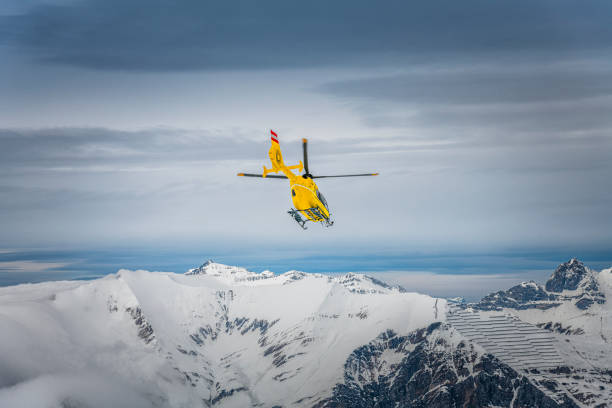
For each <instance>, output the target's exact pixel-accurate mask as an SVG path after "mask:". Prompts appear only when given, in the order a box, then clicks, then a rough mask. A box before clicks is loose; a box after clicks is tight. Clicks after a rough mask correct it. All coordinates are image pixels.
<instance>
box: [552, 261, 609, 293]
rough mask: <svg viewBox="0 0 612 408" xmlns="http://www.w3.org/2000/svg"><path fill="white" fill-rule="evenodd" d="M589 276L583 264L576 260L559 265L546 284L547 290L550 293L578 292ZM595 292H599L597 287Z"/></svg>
mask: <svg viewBox="0 0 612 408" xmlns="http://www.w3.org/2000/svg"><path fill="white" fill-rule="evenodd" d="M587 274H588V271H587V269H586V268H585V267H584V265H583V264H582V262H580V261H579V260H577V259H576V258H574V259H572V260H570V261H569V262H566V263H564V264H561V265H559V267H558V268H557V269H556V270H555V272H554V273H553V275H552V276H551V277H550V279H549V280H548V281H547V282H546V290H547V291H549V292H563V291H564V290H576V289H578V285H579V284H580V282H582V280H583V279H584V278H585V277H586V276H587ZM595 290H597V288H596V287H595Z"/></svg>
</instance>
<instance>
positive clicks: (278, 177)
mask: <svg viewBox="0 0 612 408" xmlns="http://www.w3.org/2000/svg"><path fill="white" fill-rule="evenodd" d="M237 176H239V177H258V178H273V179H286V178H287V176H277V175H274V174H272V175H270V176H266V177H264V176H263V175H261V174H253V173H238V174H237Z"/></svg>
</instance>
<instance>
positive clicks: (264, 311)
mask: <svg viewBox="0 0 612 408" xmlns="http://www.w3.org/2000/svg"><path fill="white" fill-rule="evenodd" d="M435 306H436V299H434V298H431V297H429V296H426V295H421V294H417V293H403V292H401V291H400V290H399V289H397V288H388V287H384V286H381V285H379V284H377V282H376V281H374V280H372V279H370V278H367V277H365V276H364V275H360V274H347V275H342V276H337V277H330V276H327V275H320V274H306V273H302V272H297V271H290V272H287V273H284V274H281V275H274V274H273V273H272V272H269V271H266V272H264V273H261V274H256V273H253V272H250V271H248V270H246V269H244V268H238V267H231V266H227V265H221V264H216V263H214V262H210V263H208V264H205V265H204V266H203V267H201V268H195V269H192V270H190V271H189V272H188V273H187V274H184V275H179V274H174V273H166V272H155V273H153V272H147V271H128V270H121V271H119V272H118V273H116V274H114V275H110V276H107V277H105V278H103V279H99V280H95V281H89V282H52V283H44V284H36V285H20V286H15V287H8V288H1V289H0V333H2V335H1V336H0V406H2V407H4V406H41V404H40V403H39V401H40V400H39V399H36V398H37V397H34V395H35V394H39V395H41V396H44V399H45V401H46V403H48V405H49V406H54V404H55V405H60V403H62V402H66V401H67V402H68V403H69V402H70V401H72V400H74V401H77V402H78V401H82V400H86V401H87V403H88V404H89V405H88V406H92V407H96V406H108V405H107V404H106V403H104V402H100V401H104V398H103V397H104V395H106V394H109V393H110V390H117V392H118V393H120V394H121V393H123V394H125V396H126V399H125V402H124V403H123V402H121V400H120V399H118V400H117V401H114V402H113V403H112V404H111V405H112V406H141V405H143V404H144V405H145V406H146V405H147V404H148V405H149V406H150V405H157V406H172V407H191V406H201V404H202V401H203V400H204V401H209V402H210V401H212V400H213V399H215V398H218V397H220V396H222V395H220V394H221V392H222V390H225V391H226V392H230V390H231V389H234V390H237V391H234V393H233V395H231V396H226V397H224V398H221V399H220V400H219V402H218V404H217V405H216V406H222V407H241V406H245V405H251V404H255V403H260V404H262V405H263V406H272V405H275V404H279V405H283V406H292V405H294V406H300V405H301V404H300V403H299V402H297V401H300V400H302V399H307V401H308V403H309V404H313V403H315V402H316V401H317V400H319V399H321V398H324V397H326V396H329V395H330V394H331V390H332V387H333V385H335V384H336V383H338V382H341V381H342V374H343V365H344V363H345V361H346V359H347V357H348V356H349V354H350V353H351V352H352V351H353V350H354V349H355V348H357V347H359V346H361V345H363V344H366V343H368V342H369V341H371V340H373V339H374V338H376V336H378V335H379V334H380V333H381V332H383V331H385V330H387V329H392V330H394V331H395V332H397V333H399V334H404V333H408V332H410V331H412V330H414V329H417V328H420V327H424V326H427V325H428V324H430V323H432V322H433V321H435V320H437V319H442V320H443V319H444V318H445V316H444V314H443V313H440V314H439V315H436V313H437V312H436V309H435ZM137 309H139V310H140V312H141V314H142V319H141V320H140V321H135V319H134V317H133V316H137V314H135V312H134V311H135V310H137ZM438 309H439V310H442V311H443V310H445V301H444V300H442V299H438ZM247 319H248V320H247ZM241 322H242V326H241ZM249 325H252V326H250V330H247V329H248V328H249ZM253 325H254V327H253ZM262 325H264V326H265V325H267V326H268V328H267V331H266V332H265V334H264V333H262V331H261V329H260V328H259V327H260V326H262ZM149 326H150V327H151V328H152V330H153V333H152V335H150V336H148V337H146V336H145V337H146V339H145V338H141V337H139V330H141V329H143V328H144V329H145V332H146V328H147V327H149ZM243 332H244V333H243ZM213 336H215V339H214V340H213V338H212V337H213ZM147 339H148V340H147ZM196 340H197V341H196ZM199 343H200V344H199ZM391 360H393V359H392V358H391ZM117 384H121V387H118V386H117ZM117 392H116V393H115V394H114V395H112V397H117V395H118V394H117ZM41 398H42V397H41ZM143 401H144V403H143ZM303 401H306V400H303ZM45 406H47V405H45Z"/></svg>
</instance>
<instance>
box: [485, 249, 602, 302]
mask: <svg viewBox="0 0 612 408" xmlns="http://www.w3.org/2000/svg"><path fill="white" fill-rule="evenodd" d="M597 276H598V273H597V272H595V271H592V270H590V269H589V268H587V267H585V266H584V264H583V263H582V262H580V261H579V260H577V259H571V260H570V261H568V262H566V263H563V264H561V265H559V267H557V269H556V270H555V271H554V273H553V274H552V275H551V277H550V278H549V279H548V281H546V285H545V286H542V285H539V284H537V283H535V282H533V281H531V282H523V283H521V284H519V285H516V286H513V287H511V288H510V289H508V290H505V291H499V292H496V293H492V294H490V295H487V296H485V297H484V298H482V300H481V301H480V302H478V303H476V304H474V305H473V307H475V308H478V309H481V310H495V309H503V308H512V309H530V308H537V309H549V308H554V307H557V306H560V305H561V304H562V302H563V301H569V300H572V301H574V304H575V305H576V307H578V308H579V309H582V310H586V309H589V308H590V307H591V305H593V304H594V303H598V304H603V303H605V294H604V293H603V292H602V291H601V290H600V289H599V283H598V279H597Z"/></svg>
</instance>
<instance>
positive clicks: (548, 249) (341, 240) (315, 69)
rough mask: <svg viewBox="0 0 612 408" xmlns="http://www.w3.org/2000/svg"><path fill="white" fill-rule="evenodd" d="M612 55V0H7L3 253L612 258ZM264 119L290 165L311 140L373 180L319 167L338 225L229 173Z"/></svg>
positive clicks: (1, 18)
mask: <svg viewBox="0 0 612 408" xmlns="http://www.w3.org/2000/svg"><path fill="white" fill-rule="evenodd" d="M611 57H612V6H611V5H610V3H609V2H605V1H593V2H588V3H580V2H576V1H542V0H538V1H533V2H529V3H526V4H525V5H520V4H518V3H516V2H514V1H512V2H511V1H498V2H490V1H473V0H470V1H465V2H455V1H440V2H435V3H431V2H430V3H426V4H415V3H411V2H404V1H383V2H377V3H376V5H375V6H374V5H373V3H371V2H365V1H351V2H345V1H338V2H333V3H329V2H320V1H313V2H308V3H293V2H286V1H282V2H281V1H264V2H257V3H256V4H255V3H253V2H248V1H227V2H222V3H218V2H206V1H185V2H180V3H177V2H169V1H162V0H155V1H147V2H143V1H131V2H124V1H114V0H113V1H108V0H107V1H102V0H82V1H77V0H45V1H39V0H28V1H12V0H11V1H6V2H3V3H2V5H0V60H1V61H2V64H0V94H1V95H2V98H0V225H1V226H2V228H0V248H1V249H2V250H3V251H4V252H5V253H20V254H22V255H24V256H22V259H20V261H28V259H26V258H27V256H25V255H27V254H30V255H32V254H34V253H36V251H41V250H45V248H46V249H49V248H51V250H50V251H51V252H53V251H55V252H56V253H58V254H63V255H64V256H65V258H67V259H64V261H65V262H64V261H62V262H64V263H68V264H70V265H73V266H70V267H69V268H73V267H74V263H75V260H78V259H80V257H85V258H86V259H89V258H88V257H89V256H90V255H91V253H92V251H94V252H96V251H102V252H106V253H108V254H109V257H110V258H112V259H113V261H112V262H110V264H109V265H108V266H103V267H100V266H99V265H98V263H97V262H96V261H87V262H85V261H84V263H82V264H80V265H85V264H88V265H90V266H89V267H88V268H89V269H88V270H87V271H85V272H87V273H89V272H91V273H92V274H93V273H94V272H95V273H98V271H100V270H101V268H102V269H103V268H106V267H108V269H109V270H108V272H113V270H112V269H113V268H116V267H117V266H118V265H119V264H120V263H121V260H122V259H124V262H126V263H130V266H132V267H136V266H137V265H136V264H142V266H143V267H146V266H147V265H152V266H155V265H160V267H162V266H165V265H168V266H172V265H174V266H176V267H177V268H178V267H181V268H182V267H185V266H187V265H188V264H189V265H192V264H193V263H194V262H195V263H197V262H199V260H197V259H198V258H199V255H198V254H201V257H202V258H204V257H208V256H213V257H217V258H219V256H220V257H221V258H222V259H221V260H223V261H226V262H228V263H234V264H246V265H247V266H253V267H254V268H255V269H258V268H264V267H265V265H266V264H269V265H271V266H278V268H280V269H281V271H282V269H289V268H291V266H290V265H289V264H290V263H295V266H294V267H295V268H300V269H301V268H303V269H308V270H312V271H331V272H333V271H340V270H342V269H344V270H355V269H364V270H366V269H370V270H378V269H379V268H378V267H377V266H372V264H371V263H370V262H368V261H364V260H362V261H360V262H356V261H355V259H360V258H359V257H357V258H355V257H354V255H355V254H359V255H361V256H363V257H364V258H367V259H377V262H378V265H385V266H384V267H382V269H384V270H387V271H391V270H394V271H397V270H401V271H423V270H425V271H430V272H436V273H442V271H443V270H446V269H448V270H449V271H450V272H449V273H451V272H453V271H455V272H459V273H462V272H465V271H468V270H476V269H479V273H483V274H484V273H488V272H487V271H490V270H491V268H493V267H492V266H488V267H480V266H479V262H480V261H477V260H473V261H471V262H473V265H471V266H470V265H465V262H468V263H469V261H466V260H469V259H475V258H473V256H472V255H474V254H476V255H478V256H479V257H484V258H485V259H490V258H488V257H489V256H490V254H494V255H496V256H497V255H499V256H502V257H506V256H509V257H516V259H521V260H524V259H532V260H533V261H532V262H531V263H529V262H527V263H524V262H523V261H521V262H518V264H521V265H523V269H522V270H523V271H529V270H534V269H539V268H543V269H545V268H544V267H548V266H549V264H546V265H543V264H542V262H541V261H542V260H541V259H540V258H537V257H535V258H534V257H533V256H532V255H531V254H533V253H545V254H556V255H558V256H557V258H558V259H556V260H551V261H550V262H551V264H553V265H554V264H556V263H559V262H562V261H565V260H567V259H569V258H570V257H572V256H577V257H582V258H589V257H592V258H593V262H599V264H601V265H599V264H598V265H599V266H598V267H603V266H605V262H607V261H606V260H602V258H607V260H610V259H612V256H609V255H606V254H610V253H612V247H611V245H610V243H611V242H612V190H611V189H610V175H611V174H612V164H610V160H609V158H610V156H611V154H610V153H612V136H611V135H612V133H611V132H610V130H611V128H612V119H611V117H612V116H611V115H609V112H610V111H611V109H612V85H611V84H612V58H611ZM270 128H273V129H275V130H276V131H277V133H278V134H279V136H280V140H281V146H282V148H283V152H284V155H285V158H286V161H287V162H293V161H297V160H298V159H299V155H300V150H299V149H300V146H299V141H300V140H301V138H302V137H308V138H310V142H311V144H310V153H311V154H310V161H311V168H312V171H313V172H316V173H319V174H321V173H327V174H329V173H338V172H340V173H345V172H362V171H379V172H380V173H381V176H380V177H377V178H372V179H354V180H346V179H340V180H333V179H332V180H323V181H321V183H320V188H321V190H322V191H323V192H324V194H325V195H326V197H327V200H328V201H329V204H330V206H331V210H332V212H333V213H334V215H335V218H336V225H335V226H334V227H333V228H332V229H322V228H319V227H318V226H312V227H311V228H310V229H309V230H308V231H306V232H304V231H301V230H300V229H299V228H297V226H296V225H294V224H293V223H292V221H291V220H290V219H289V217H288V216H287V214H286V213H285V211H286V210H287V209H288V208H289V206H290V205H291V202H290V197H289V194H288V189H287V186H286V185H285V184H284V183H283V182H279V181H276V180H243V179H239V178H237V177H235V174H236V173H237V172H238V171H249V172H255V171H258V170H259V169H261V166H262V165H263V164H265V160H266V158H267V155H266V153H267V149H268V143H269V142H268V138H267V132H268V131H269V129H270ZM23 248H26V249H27V250H23ZM129 248H138V250H137V251H136V252H137V253H138V256H137V257H136V258H137V259H138V260H137V261H136V262H132V261H129V262H128V260H125V258H124V257H123V255H122V254H124V253H129V252H130V249H129ZM45 251H46V250H45ZM113 251H114V252H113ZM45 253H46V254H49V252H45ZM149 253H150V254H152V255H151V256H155V254H159V253H164V254H167V258H168V259H169V260H163V259H162V260H161V261H160V262H159V263H157V264H156V263H155V262H152V261H147V254H149ZM415 254H425V255H427V256H428V257H430V259H433V260H436V259H437V260H438V261H439V263H438V264H436V262H433V261H432V262H429V261H428V262H427V263H425V264H423V263H422V262H421V261H420V260H419V257H418V256H415ZM457 254H459V255H461V256H462V260H461V261H457V262H456V263H455V264H454V265H453V264H450V263H448V262H447V260H445V259H447V258H445V257H449V256H451V255H457ZM593 254H598V255H597V256H594V255H593ZM32 256H34V255H32ZM51 258H52V257H51ZM94 258H95V257H94ZM595 258H596V259H595ZM164 259H165V258H164ZM304 259H306V261H304ZM347 259H350V260H347ZM513 259H514V258H513ZM30 261H31V262H34V261H36V260H35V259H31V260H30ZM43 261H44V262H47V261H48V259H46V258H45V259H38V262H39V263H43ZM196 261H197V262H196ZM5 262H8V261H5ZM156 262H157V261H156ZM76 264H79V263H78V262H76ZM103 264H104V263H103ZM502 264H503V262H502ZM11 265H12V266H14V265H15V264H11ZM27 265H28V267H29V268H31V267H32V264H27ZM104 265H106V264H104ZM339 265H340V266H339ZM342 265H344V266H342ZM490 265H493V262H491V263H490ZM12 266H11V267H12ZM43 266H45V265H43ZM47 266H48V265H47ZM40 267H41V265H38V266H37V267H35V268H34V269H37V268H38V269H40ZM594 267H595V266H594ZM5 269H6V268H5ZM51 269H53V268H51ZM84 269H87V268H84ZM510 269H511V270H512V271H515V270H516V268H514V267H512V268H510ZM70 270H73V269H70ZM39 272H40V273H42V272H41V271H39ZM56 272H57V271H56ZM85 272H83V273H85ZM3 273H8V272H3ZM11 273H13V274H15V273H18V272H11ZM79 273H80V272H79ZM12 276H15V275H12ZM49 276H59V275H49Z"/></svg>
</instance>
